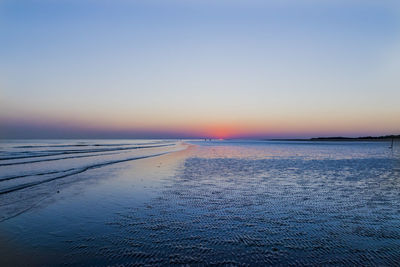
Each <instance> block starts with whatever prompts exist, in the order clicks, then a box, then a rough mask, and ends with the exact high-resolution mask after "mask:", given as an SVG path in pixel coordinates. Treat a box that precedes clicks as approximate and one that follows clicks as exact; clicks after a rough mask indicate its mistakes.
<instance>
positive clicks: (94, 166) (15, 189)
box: [0, 151, 175, 195]
mask: <svg viewBox="0 0 400 267" xmlns="http://www.w3.org/2000/svg"><path fill="white" fill-rule="evenodd" d="M172 152H175V151H170V152H163V153H159V154H154V155H148V156H141V157H134V158H128V159H121V160H115V161H109V162H104V163H99V164H95V165H91V166H87V167H83V168H80V169H77V170H76V171H74V172H71V173H68V174H64V175H60V176H57V177H53V178H50V179H46V180H42V181H38V182H32V183H26V184H22V185H17V186H13V187H9V188H5V189H3V190H1V191H0V195H3V194H7V193H11V192H15V191H18V190H22V189H25V188H28V187H32V186H36V185H40V184H44V183H48V182H51V181H54V180H58V179H62V178H65V177H68V176H71V175H75V174H79V173H83V172H85V171H87V170H91V169H96V168H101V167H104V166H107V165H112V164H116V163H121V162H127V161H132V160H138V159H145V158H152V157H157V156H162V155H165V154H169V153H172Z"/></svg>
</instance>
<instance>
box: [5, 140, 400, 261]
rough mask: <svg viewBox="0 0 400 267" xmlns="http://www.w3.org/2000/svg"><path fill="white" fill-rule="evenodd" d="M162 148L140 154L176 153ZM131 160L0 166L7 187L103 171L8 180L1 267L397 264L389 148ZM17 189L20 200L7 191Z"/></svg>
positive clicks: (337, 146)
mask: <svg viewBox="0 0 400 267" xmlns="http://www.w3.org/2000/svg"><path fill="white" fill-rule="evenodd" d="M160 142H161V143H157V144H151V143H148V144H146V145H143V144H141V145H136V146H154V145H157V146H159V145H167V143H163V141H160ZM102 145H106V143H102ZM132 146H133V145H132V144H130V145H129V146H128V147H132ZM103 148H107V149H110V148H117V146H115V143H114V144H113V146H111V147H108V146H101V149H103ZM21 149H24V148H21ZM37 149H38V150H39V151H42V150H43V148H37ZM60 149H62V150H65V147H64V148H60ZM86 149H87V148H86ZM90 149H91V150H93V149H94V148H93V147H91V148H90ZM52 150H54V148H52ZM150 150H151V151H150ZM79 151H81V150H80V149H79ZM126 151H127V153H125V152H122V151H120V150H115V151H114V150H113V151H104V150H101V151H100V150H99V151H95V152H93V151H90V152H88V153H83V154H87V155H91V156H92V157H90V160H89V159H88V157H85V160H86V161H85V162H81V161H80V159H81V158H79V159H78V160H77V159H76V158H74V159H60V160H55V161H54V160H53V161H49V162H46V163H44V162H40V163H39V162H38V163H29V164H42V165H40V166H38V167H36V169H35V168H27V169H26V166H25V169H24V170H23V171H22V173H21V169H20V171H19V173H18V174H16V173H15V171H16V170H17V169H11V168H10V166H13V165H9V167H8V169H5V168H6V166H2V167H0V168H2V169H3V170H6V171H7V172H8V173H5V172H3V173H2V177H3V180H4V178H7V177H12V175H14V176H18V175H19V176H24V175H27V176H24V177H21V178H18V179H19V180H20V181H23V179H25V178H26V177H30V179H32V177H31V176H28V175H29V174H32V173H36V174H37V173H40V172H39V171H41V172H50V169H51V168H53V169H57V171H64V170H65V169H67V168H70V169H81V168H83V167H82V166H83V165H82V164H83V163H84V164H86V165H84V166H98V167H94V168H89V169H86V170H85V171H83V172H80V173H76V174H75V173H72V174H71V175H69V176H67V177H63V178H60V179H55V180H51V181H48V182H45V183H38V184H34V185H32V186H29V187H21V185H20V184H13V185H9V184H8V185H4V184H3V185H2V184H1V182H0V186H2V187H1V188H2V190H3V194H1V195H0V203H1V204H0V205H1V206H0V211H1V212H0V214H1V216H2V219H3V221H2V222H1V223H0V251H5V252H3V253H2V254H4V255H2V257H1V259H0V263H2V262H3V264H15V263H20V264H21V263H26V262H25V260H26V257H27V256H29V257H30V258H31V261H30V262H29V263H30V264H31V265H40V264H48V265H61V264H66V265H121V264H122V265H166V264H178V265H182V264H190V265H289V264H293V265H346V266H348V265H396V264H397V263H398V262H399V261H400V250H399V247H400V154H399V153H398V151H396V150H394V151H392V150H389V149H388V146H387V144H386V143H380V142H372V143H368V142H354V143H338V142H325V143H324V142H321V143H318V142H303V143H302V142H267V143H266V142H190V144H181V143H179V142H172V143H168V146H165V147H164V146H161V147H153V148H145V149H144V148H140V149H135V152H133V150H132V149H127V150H126ZM139 151H140V152H139ZM144 151H147V152H144ZM9 152H10V151H9ZM13 152H14V153H16V152H18V151H13ZM54 153H59V152H54ZM96 153H97V154H96ZM100 153H103V154H104V153H117V154H116V155H106V156H104V155H100V156H98V154H100ZM131 153H134V154H131ZM143 153H144V154H143ZM164 153H166V154H164ZM36 154H37V153H36ZM161 154H163V155H161ZM16 155H17V156H21V155H18V154H16ZM72 155H73V156H77V154H72ZM72 155H68V156H72ZM79 155H82V153H80V154H79ZM95 155H97V156H95ZM145 155H147V156H149V157H147V158H140V159H136V158H139V157H144V156H145ZM65 156H66V155H65V154H57V155H53V156H51V157H53V158H55V157H65ZM116 156H117V157H116ZM150 156H151V157H150ZM9 157H10V156H9ZM14 157H16V156H15V155H14ZM46 157H48V156H46ZM104 157H106V158H104ZM93 158H98V160H96V161H95V162H94V161H93ZM100 159H101V160H100ZM124 159H126V160H124ZM15 160H16V159H9V160H8V162H11V161H15ZM17 160H19V161H27V159H17ZM29 160H33V158H30V159H29ZM65 160H68V161H71V160H73V161H74V162H65ZM4 162H6V160H3V161H1V162H0V163H2V164H4ZM60 163H62V164H60ZM88 163H90V164H88ZM104 163H109V164H105V165H104ZM24 164H26V163H24ZM24 164H20V165H24ZM43 164H46V165H43ZM48 164H50V165H48ZM71 164H72V165H71ZM99 164H100V165H101V166H100V165H99ZM60 165H61V166H63V168H61V167H60ZM14 167H15V166H14ZM49 167H50V169H49ZM13 172H14V174H13ZM43 175H44V176H46V177H47V176H49V177H50V178H48V177H47V178H46V179H51V177H53V176H51V175H54V174H43ZM43 175H39V176H43ZM57 175H58V176H61V175H59V174H57ZM58 176H57V177H58ZM0 179H1V178H0ZM35 179H36V180H35ZM35 179H34V182H35V183H36V181H37V179H39V181H42V180H41V179H43V178H37V177H36V178H35ZM0 181H1V180H0ZM4 182H5V180H4ZM18 183H22V184H24V183H25V182H18ZM10 186H13V187H14V188H17V190H14V191H10V192H6V191H7V190H6V189H4V188H10ZM16 186H17V187H16ZM18 186H19V187H18ZM8 191H9V190H8ZM4 192H5V193H4ZM57 192H58V193H57ZM3 256H4V257H3ZM22 256H24V257H22Z"/></svg>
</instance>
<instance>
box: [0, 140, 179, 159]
mask: <svg viewBox="0 0 400 267" xmlns="http://www.w3.org/2000/svg"><path fill="white" fill-rule="evenodd" d="M174 145H175V144H165V145H155V146H133V147H120V148H103V149H87V150H76V149H74V150H43V151H35V152H34V153H36V154H33V155H25V156H20V157H2V158H0V161H3V160H15V159H27V158H38V157H49V156H60V155H67V154H82V153H98V152H111V151H122V150H133V149H143V148H157V147H166V146H174Z"/></svg>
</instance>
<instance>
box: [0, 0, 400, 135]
mask: <svg viewBox="0 0 400 267" xmlns="http://www.w3.org/2000/svg"><path fill="white" fill-rule="evenodd" d="M399 70H400V4H399V1H397V0H396V1H390V0H387V1H386V0H385V1H382V0H376V1H369V0H359V1H358V0H343V1H342V0H320V1H312V0H292V1H291V0H286V1H285V0H283V1H278V0H269V1H268V0H265V1H258V0H231V1H228V0H213V1H209V0H159V1H156V0H143V1H139V0H137V1H135V0H109V1H106V0H99V1H95V0H92V1H90V0H79V1H78V0H42V1H39V0H38V1H24V0H19V1H14V0H10V1H9V0H0V136H2V137H3V138H4V137H5V138H51V137H52V138H60V137H66V138H85V137H88V138H89V137H90V138H93V137H98V138H104V137H107V138H108V137H110V138H112V137H116V138H138V137H140V138H146V137H147V138H161V137H184V138H186V137H203V136H210V137H255V138H259V137H311V136H337V135H346V136H358V135H382V134H399V133H400V74H399Z"/></svg>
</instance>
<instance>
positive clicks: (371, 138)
mask: <svg viewBox="0 0 400 267" xmlns="http://www.w3.org/2000/svg"><path fill="white" fill-rule="evenodd" d="M393 139H400V135H384V136H361V137H343V136H333V137H314V138H285V139H263V140H267V141H391V140H393Z"/></svg>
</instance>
